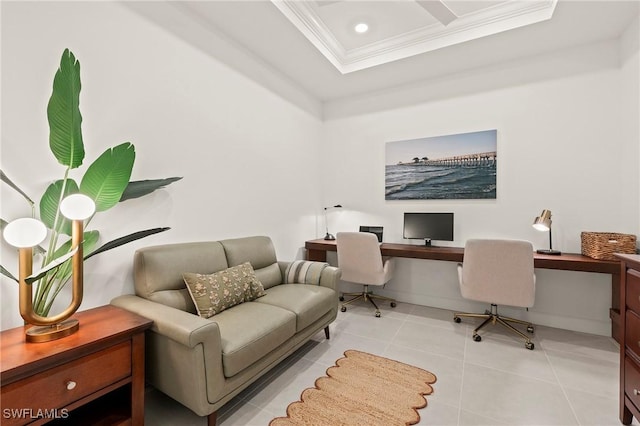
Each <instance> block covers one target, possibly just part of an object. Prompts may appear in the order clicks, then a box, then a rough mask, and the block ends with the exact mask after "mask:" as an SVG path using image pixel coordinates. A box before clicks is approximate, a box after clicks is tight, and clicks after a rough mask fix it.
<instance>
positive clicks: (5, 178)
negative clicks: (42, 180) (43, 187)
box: [0, 170, 35, 206]
mask: <svg viewBox="0 0 640 426" xmlns="http://www.w3.org/2000/svg"><path fill="white" fill-rule="evenodd" d="M0 180H2V182H4V183H6V184H7V185H9V186H10V187H11V188H13V189H14V190H15V191H16V192H17V193H18V194H20V195H22V196H23V197H24V199H25V200H27V202H28V203H29V204H30V205H31V206H33V205H35V203H34V202H33V200H32V199H31V198H30V197H29V196H28V195H27V194H25V193H24V191H23V190H22V189H20V188H19V187H18V185H16V184H15V183H13V182H12V181H11V179H9V177H8V176H7V175H5V174H4V172H3V171H2V170H0Z"/></svg>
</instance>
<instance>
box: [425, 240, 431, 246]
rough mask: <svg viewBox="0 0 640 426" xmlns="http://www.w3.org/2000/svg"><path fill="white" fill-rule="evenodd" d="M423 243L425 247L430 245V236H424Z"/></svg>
mask: <svg viewBox="0 0 640 426" xmlns="http://www.w3.org/2000/svg"><path fill="white" fill-rule="evenodd" d="M424 245H425V246H426V247H431V238H425V239H424Z"/></svg>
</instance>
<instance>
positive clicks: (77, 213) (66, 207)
mask: <svg viewBox="0 0 640 426" xmlns="http://www.w3.org/2000/svg"><path fill="white" fill-rule="evenodd" d="M60 212H61V213H62V214H63V215H64V216H65V217H67V218H68V219H71V221H72V225H71V229H72V231H71V251H70V252H69V254H68V255H67V256H65V257H63V258H61V259H57V260H55V261H54V262H52V265H53V267H56V266H59V265H60V264H62V263H63V262H64V261H66V260H67V259H68V258H69V257H71V259H72V260H71V265H72V286H73V288H72V300H71V303H70V304H69V306H68V307H67V308H66V309H65V310H64V311H62V312H61V313H59V314H57V315H54V316H49V317H43V316H41V315H38V314H36V313H35V312H34V311H33V293H32V290H33V287H32V284H31V282H30V281H29V282H28V281H27V280H29V279H30V278H32V277H33V275H32V272H33V271H32V270H33V247H34V246H36V245H38V244H40V243H41V242H42V241H44V239H45V238H46V236H47V228H46V226H45V225H44V224H43V223H42V222H40V221H39V220H37V219H33V218H21V219H16V220H14V221H12V222H11V223H9V224H7V226H6V227H5V229H4V232H3V236H4V239H5V240H6V241H7V242H8V243H9V244H11V245H12V246H14V247H16V248H18V269H19V278H18V283H19V305H20V316H21V317H22V318H23V319H24V321H25V322H26V323H27V324H32V325H33V327H30V328H28V329H27V331H26V340H27V342H48V341H51V340H56V339H60V338H62V337H65V336H69V335H71V334H73V333H75V332H76V331H78V328H79V327H80V325H79V323H78V320H76V319H69V317H71V315H73V314H74V313H75V312H76V311H77V310H78V308H79V307H80V304H81V303H82V285H83V282H82V281H83V268H82V265H83V251H82V241H83V239H84V220H85V219H87V218H89V217H91V215H93V213H94V212H95V204H94V202H93V200H92V199H91V198H89V197H87V196H86V195H82V194H73V195H69V196H68V197H66V198H65V199H64V200H62V202H61V203H60ZM49 266H50V265H46V266H45V267H44V270H47V268H48V267H49ZM36 275H38V274H36Z"/></svg>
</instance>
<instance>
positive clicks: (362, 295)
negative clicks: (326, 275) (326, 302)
mask: <svg viewBox="0 0 640 426" xmlns="http://www.w3.org/2000/svg"><path fill="white" fill-rule="evenodd" d="M345 296H347V297H352V298H351V299H349V300H347V301H346V302H344V303H343V304H342V306H341V307H340V311H341V312H347V305H350V304H352V303H353V302H355V301H356V300H360V299H363V300H365V301H367V300H368V301H369V302H371V304H372V305H373V307H374V308H376V313H375V316H376V318H380V316H381V314H380V309H379V308H378V305H377V304H376V302H375V300H374V299H378V300H386V301H389V302H391V303H390V305H391V307H392V308H395V307H396V300H395V299H393V298H391V297H386V296H379V295H377V294H373V292H371V291H369V290H368V287H367V286H365V289H364V291H361V292H359V293H342V295H341V296H340V301H341V302H342V301H344V297H345Z"/></svg>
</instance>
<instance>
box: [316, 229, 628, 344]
mask: <svg viewBox="0 0 640 426" xmlns="http://www.w3.org/2000/svg"><path fill="white" fill-rule="evenodd" d="M305 248H306V249H307V259H308V260H315V261H320V262H325V261H326V260H327V252H328V251H337V246H336V242H335V241H327V240H323V239H318V240H309V241H307V242H305ZM380 251H381V252H382V255H383V256H392V257H405V258H410V259H429V260H443V261H448V262H462V259H463V258H464V248H462V247H436V246H419V245H414V244H393V243H382V244H380ZM533 263H534V266H535V267H536V268H541V269H557V270H561V271H580V272H594V273H601V274H610V275H611V308H610V309H609V318H611V337H613V338H614V339H615V340H616V341H617V342H620V335H619V328H620V261H618V260H598V259H592V258H590V257H588V256H583V255H582V254H577V253H562V254H561V255H559V256H558V255H548V254H539V253H534V254H533Z"/></svg>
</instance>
